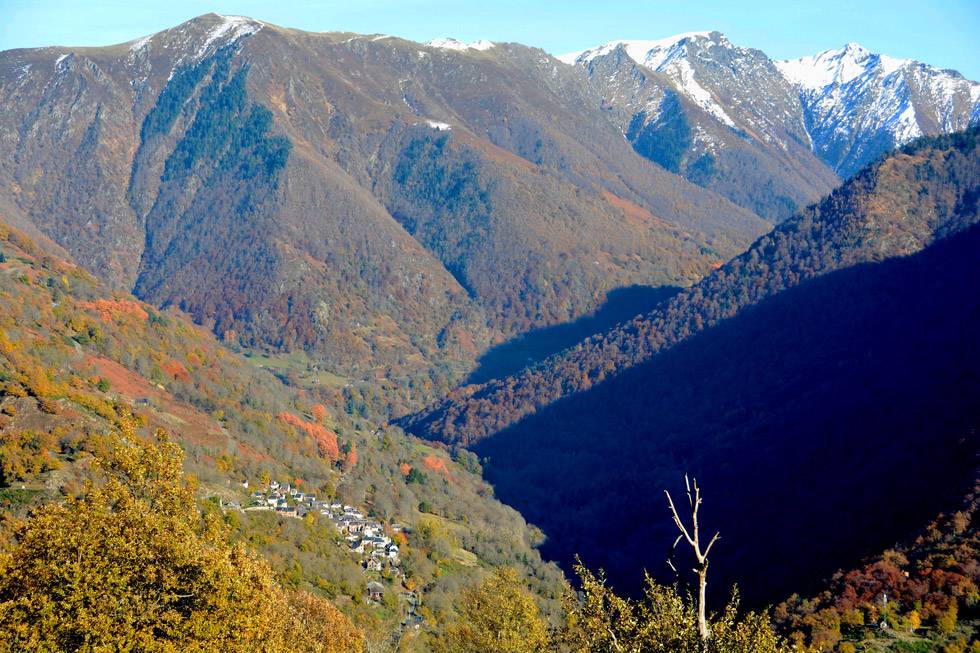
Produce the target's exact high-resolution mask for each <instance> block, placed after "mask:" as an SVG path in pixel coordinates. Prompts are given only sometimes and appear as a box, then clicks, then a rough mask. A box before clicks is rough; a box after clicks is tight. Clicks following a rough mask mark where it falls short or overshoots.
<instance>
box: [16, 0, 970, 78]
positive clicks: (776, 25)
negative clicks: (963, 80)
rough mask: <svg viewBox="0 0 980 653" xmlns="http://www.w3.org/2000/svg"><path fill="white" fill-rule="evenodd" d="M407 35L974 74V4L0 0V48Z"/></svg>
mask: <svg viewBox="0 0 980 653" xmlns="http://www.w3.org/2000/svg"><path fill="white" fill-rule="evenodd" d="M211 11H213V12H216V13H221V14H236V15H245V16H251V17H253V18H258V19H261V20H264V21H267V22H270V23H274V24H277V25H282V26H285V27H295V28H299V29H304V30H309V31H317V32H325V31H350V32H359V33H365V34H374V33H381V34H392V35H395V36H401V37H404V38H409V39H412V40H416V41H427V40H429V39H431V38H436V37H442V36H452V37H454V38H458V39H460V40H466V41H470V40H476V39H481V38H485V39H490V40H492V41H518V42H520V43H525V44H527V45H534V46H538V47H541V48H543V49H544V50H546V51H548V52H551V53H552V54H564V53H565V52H570V51H573V50H581V49H585V48H587V47H590V46H593V45H598V44H600V43H604V42H606V41H611V40H614V39H653V38H660V37H665V36H670V35H672V34H676V33H679V32H690V31H702V30H714V29H716V30H719V31H721V32H724V33H725V34H726V35H727V36H728V38H729V39H730V40H731V41H732V42H734V43H736V44H738V45H744V46H750V47H755V48H759V49H760V50H763V51H765V52H766V53H767V54H768V55H769V56H771V57H773V58H776V59H785V58H793V57H799V56H802V55H806V54H814V53H816V52H819V51H821V50H826V49H829V48H836V47H840V46H841V45H843V44H844V43H847V42H849V41H857V42H858V43H861V44H862V45H863V46H865V47H866V48H868V49H870V50H872V51H874V52H883V53H886V54H890V55H892V56H896V57H909V58H914V59H918V60H920V61H923V62H926V63H930V64H932V65H935V66H939V67H942V68H953V69H956V70H959V71H960V72H962V73H963V74H964V75H966V76H967V77H969V78H971V79H974V80H980V0H934V1H932V2H929V1H927V0H920V1H913V0H814V1H812V2H791V1H788V0H782V1H780V0H672V1H669V2H666V1H662V0H647V1H640V0H632V1H631V0H562V1H538V2H535V1H533V0H483V1H479V0H455V1H453V0H319V1H315V0H274V1H270V0H0V50H6V49H9V48H19V47H39V46H45V45H67V46H82V45H108V44H112V43H121V42H123V41H129V40H132V39H135V38H138V37H140V36H144V35H146V34H150V33H153V32H157V31H160V30H162V29H166V28H168V27H173V26H174V25H176V24H178V23H181V22H183V21H185V20H188V19H190V18H193V17H194V16H199V15H201V14H205V13H208V12H211Z"/></svg>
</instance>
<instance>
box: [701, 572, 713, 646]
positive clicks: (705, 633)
mask: <svg viewBox="0 0 980 653" xmlns="http://www.w3.org/2000/svg"><path fill="white" fill-rule="evenodd" d="M707 587H708V562H707V561H705V562H704V564H702V565H701V566H700V568H699V569H698V632H699V633H701V650H702V651H704V653H708V640H709V639H710V638H711V631H709V630H708V615H707V609H706V608H705V597H706V595H707Z"/></svg>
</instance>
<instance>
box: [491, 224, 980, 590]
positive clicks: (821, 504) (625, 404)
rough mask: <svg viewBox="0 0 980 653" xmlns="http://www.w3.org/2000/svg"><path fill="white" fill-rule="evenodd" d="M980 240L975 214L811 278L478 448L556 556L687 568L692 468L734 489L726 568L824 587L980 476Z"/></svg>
mask: <svg viewBox="0 0 980 653" xmlns="http://www.w3.org/2000/svg"><path fill="white" fill-rule="evenodd" d="M978 248H980V228H978V227H976V226H973V227H969V228H968V229H966V230H965V231H961V232H959V233H956V234H953V235H950V236H947V237H946V238H943V239H941V240H939V241H938V242H936V243H935V244H933V245H930V246H928V247H926V248H925V249H924V250H922V251H920V252H918V253H916V254H912V255H909V256H907V257H893V258H889V259H886V260H883V261H878V262H872V263H863V264H857V265H853V266H849V267H846V268H842V269H840V270H837V271H835V272H831V273H828V274H825V275H822V276H819V277H815V278H813V279H811V280H809V281H805V282H803V283H800V284H799V285H796V286H794V287H793V288H790V289H788V290H785V291H783V292H781V293H778V294H776V295H773V296H771V297H769V298H768V299H766V300H763V301H761V302H759V303H758V304H756V305H754V306H753V307H751V308H747V309H745V310H743V311H740V312H739V313H738V314H737V315H735V316H734V317H732V318H730V319H727V320H724V321H721V322H719V323H718V324H717V325H715V326H713V327H711V328H707V329H705V330H703V331H701V332H699V333H697V334H695V335H692V336H690V337H689V338H687V339H685V340H684V341H683V342H681V343H679V344H677V345H675V346H674V347H672V348H670V349H667V350H665V351H663V352H661V353H660V354H658V355H656V356H655V357H653V358H652V359H650V360H648V361H647V362H645V363H642V364H640V365H637V366H634V367H633V368H631V369H629V370H627V371H625V372H622V373H620V374H619V375H617V376H615V377H613V378H611V379H608V380H606V381H605V382H603V383H600V384H597V385H595V386H593V387H592V388H591V389H589V390H587V391H584V392H580V393H577V394H575V395H573V396H569V397H566V398H564V399H562V400H561V401H558V402H556V403H554V404H552V405H550V406H548V407H547V408H545V409H543V410H540V411H538V412H537V413H535V414H534V415H531V416H529V417H527V418H525V419H524V420H521V421H519V422H517V423H516V424H514V425H512V426H511V427H509V428H507V429H505V430H503V431H501V432H499V433H496V434H495V435H493V436H491V437H488V438H485V439H483V440H481V441H479V442H478V443H476V445H475V447H474V451H475V452H476V453H477V454H479V455H480V456H481V458H484V459H486V462H485V463H484V471H485V474H486V476H487V478H488V479H489V480H490V481H491V482H492V483H493V484H494V487H495V489H496V491H497V496H498V497H500V498H501V499H502V500H503V501H505V502H507V503H508V504H510V505H513V506H514V507H516V508H517V509H518V510H520V511H521V513H522V514H523V515H525V517H526V518H527V519H529V520H530V521H532V522H534V523H535V524H537V525H539V526H540V527H541V528H542V530H543V531H544V532H545V533H546V534H547V536H548V540H547V541H546V542H545V544H544V546H543V549H542V550H543V551H544V553H545V554H546V555H547V556H549V557H553V558H556V559H559V560H561V561H563V562H565V563H566V564H570V563H571V561H572V560H573V559H574V556H575V555H576V554H578V555H581V557H582V560H583V561H584V562H585V563H586V564H587V565H588V566H589V567H591V568H596V567H602V568H604V569H606V571H607V572H608V574H609V577H610V579H611V580H612V581H613V583H614V585H616V586H617V587H620V588H624V589H625V588H632V589H633V590H634V591H635V589H636V588H637V587H638V586H639V583H640V581H641V580H642V577H641V575H640V573H639V572H638V569H641V568H646V569H648V570H649V571H651V573H654V574H656V576H657V577H659V578H661V579H662V580H668V579H669V578H671V577H672V574H670V570H669V569H668V567H667V566H666V564H665V562H664V560H665V558H666V557H667V555H668V551H669V542H671V541H672V535H673V533H674V532H675V531H676V528H675V526H674V524H673V523H672V522H671V520H670V517H669V515H668V514H667V513H666V512H665V511H664V509H663V505H664V497H663V493H662V488H669V489H670V490H671V491H674V490H675V489H677V483H678V479H682V478H683V473H684V472H685V471H688V472H690V473H691V474H692V475H695V476H696V477H697V479H698V481H699V483H700V485H701V487H702V488H703V490H704V492H705V493H708V492H713V493H714V495H715V497H716V498H715V500H714V501H713V502H712V505H711V507H710V511H709V510H708V509H707V508H706V510H705V513H704V515H703V521H702V528H703V529H704V530H705V531H706V532H708V531H710V532H714V531H715V530H718V531H720V532H721V534H722V537H723V539H722V540H721V541H719V543H718V545H717V546H716V547H715V549H714V550H713V560H714V562H713V566H712V569H713V573H714V574H715V580H714V583H715V586H716V587H721V588H724V587H726V586H727V584H728V583H730V582H732V581H734V580H738V583H739V586H740V589H741V591H742V594H743V596H744V597H745V599H746V600H747V601H748V602H749V604H752V605H760V604H763V605H764V604H766V603H769V602H774V601H777V600H779V599H781V598H782V597H785V596H788V595H789V594H790V593H792V592H794V591H796V592H800V593H804V594H805V593H808V592H809V591H812V590H813V589H815V588H814V587H813V583H814V582H815V581H816V580H817V579H819V578H822V577H828V576H829V575H830V574H831V573H833V572H834V571H835V570H836V569H838V568H841V567H845V566H849V565H851V564H853V563H854V562H855V561H856V560H858V559H859V558H860V557H862V556H864V555H868V554H870V553H872V552H874V551H880V550H882V549H883V548H885V547H887V546H889V545H890V544H891V543H893V542H895V541H897V540H899V539H901V538H902V537H904V536H905V535H906V533H908V532H909V531H911V530H912V529H914V528H917V527H919V526H920V525H921V524H923V523H926V522H927V521H928V520H929V519H931V518H932V517H933V516H934V515H935V514H936V513H938V512H939V511H941V510H944V509H946V507H947V506H948V505H949V503H950V502H951V501H955V499H956V498H957V497H958V496H963V494H965V492H966V491H967V489H968V488H969V486H971V484H972V481H973V474H974V473H975V469H976V461H977V458H976V455H977V453H978V445H980V442H978V441H977V428H978V426H980V403H978V402H977V397H978V396H980V375H978V374H977V370H978V369H980V346H978V342H977V338H976V329H977V328H978V326H980V291H978V289H977V287H976V284H975V283H974V279H975V274H974V273H973V271H974V268H975V265H976V260H977V255H978V253H980V249H978ZM658 543H663V544H658ZM677 567H678V568H682V567H681V565H677ZM683 568H689V565H686V564H684V567H683ZM736 570H742V573H741V574H740V575H738V571H736ZM744 570H752V571H751V572H750V573H745V571H744ZM733 573H734V574H736V575H738V577H737V578H735V577H733V576H731V575H730V574H733Z"/></svg>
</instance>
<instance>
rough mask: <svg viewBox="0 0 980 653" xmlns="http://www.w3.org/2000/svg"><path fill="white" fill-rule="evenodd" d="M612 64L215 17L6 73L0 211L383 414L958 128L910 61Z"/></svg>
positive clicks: (13, 65) (670, 281) (636, 56)
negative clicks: (498, 350) (899, 149)
mask: <svg viewBox="0 0 980 653" xmlns="http://www.w3.org/2000/svg"><path fill="white" fill-rule="evenodd" d="M631 43H632V42H630V43H624V44H620V45H619V46H617V47H612V48H610V47H608V46H604V47H602V48H598V49H596V50H594V51H589V52H588V53H586V54H584V55H582V57H579V58H578V61H579V64H580V65H568V64H565V63H562V62H561V61H559V60H558V59H555V58H553V57H551V56H549V55H547V54H546V53H544V52H542V51H540V50H537V49H534V48H529V47H526V46H522V45H518V44H503V43H498V44H494V43H486V42H484V43H480V44H477V45H467V44H460V43H457V42H453V41H434V42H432V43H429V44H419V43H414V42H411V41H406V40H403V39H399V38H395V37H389V36H384V35H367V36H365V35H356V34H347V33H307V32H301V31H298V30H291V29H284V28H280V27H276V26H274V25H270V24H267V23H263V22H261V21H257V20H253V19H249V18H242V17H229V16H217V15H213V14H210V15H207V16H202V17H200V18H197V19H194V20H192V21H189V22H187V23H184V24H182V25H179V26H177V27H175V28H173V29H169V30H166V31H163V32H160V33H158V34H154V35H150V36H147V37H145V38H141V39H138V40H136V41H133V42H130V43H125V44H121V45H117V46H111V47H104V48H64V47H51V48H40V49H31V50H11V51H7V52H4V53H0V101H2V102H3V105H4V108H5V111H4V112H3V115H2V116H0V152H2V153H3V154H4V156H3V157H0V189H2V190H0V208H2V209H3V210H4V212H5V215H6V216H7V218H6V219H7V220H8V221H9V222H11V223H12V224H14V225H15V226H18V227H19V228H22V229H24V230H25V232H26V233H28V234H29V235H30V236H32V237H34V238H35V239H39V240H40V239H45V240H49V241H51V242H53V243H55V244H57V245H58V246H59V247H61V248H62V249H63V250H64V251H65V252H67V253H68V254H69V255H70V256H71V257H73V258H74V259H75V260H76V261H78V262H80V263H81V264H83V265H84V266H86V267H87V268H88V269H89V270H90V271H91V272H93V273H94V274H96V275H97V276H98V277H99V278H100V279H101V280H102V281H103V282H105V283H108V284H109V285H110V287H112V288H115V289H121V290H126V291H131V292H134V293H135V294H136V295H137V296H138V297H140V298H141V299H143V300H145V301H147V302H148V303H150V304H152V305H154V306H156V307H158V308H159V307H167V306H177V307H179V308H181V309H182V310H184V311H185V312H187V313H188V314H190V315H191V316H192V317H193V318H194V320H195V321H196V322H197V323H199V324H201V325H204V326H206V327H207V328H209V329H210V330H212V331H213V332H214V333H215V334H216V335H217V336H218V337H219V338H222V339H225V340H226V341H227V342H228V343H229V344H230V345H232V346H245V347H248V348H251V349H253V350H258V351H262V352H265V353H269V354H286V355H290V356H292V358H291V360H294V361H295V360H303V361H305V365H304V364H298V367H300V368H302V369H305V368H308V370H309V371H310V372H317V371H322V370H324V369H329V370H330V371H332V372H334V373H336V374H338V375H339V377H341V378H342V379H343V382H341V383H340V384H339V385H340V386H341V387H343V386H345V385H349V386H350V387H356V388H357V389H358V391H362V390H363V391H367V392H369V393H370V392H371V389H372V388H374V387H376V386H378V385H379V384H380V385H381V387H383V388H384V391H385V392H384V398H385V400H384V401H383V402H381V403H382V405H381V406H380V408H381V410H382V411H383V413H384V414H387V415H390V414H403V413H405V412H407V411H408V410H410V409H411V410H415V409H417V408H418V407H419V406H420V405H422V404H423V403H424V402H426V401H429V400H431V399H433V398H435V397H437V396H441V395H442V394H444V393H445V392H446V391H447V390H448V389H449V388H451V387H452V386H453V385H455V384H457V383H458V382H459V381H460V380H462V379H463V378H465V376H466V375H467V374H468V373H469V372H471V371H472V369H473V367H474V364H475V361H476V360H477V358H478V357H479V356H480V355H481V354H483V353H484V352H486V351H487V349H488V348H489V347H490V346H491V345H493V344H496V343H499V342H502V341H505V340H507V339H510V338H513V337H516V336H519V335H520V334H522V333H525V332H527V331H528V330H530V329H533V328H540V327H544V326H548V325H553V324H556V323H562V322H566V321H568V320H573V319H576V318H578V317H580V316H582V315H584V314H587V313H589V312H590V311H592V310H593V309H595V308H597V307H598V306H600V305H601V304H602V302H603V301H604V299H605V298H606V296H607V294H608V293H609V292H610V291H613V290H615V289H618V288H622V287H628V286H631V285H637V284H639V285H645V286H651V287H662V286H681V287H686V286H689V285H691V284H692V283H694V282H696V281H698V280H699V279H700V278H702V277H703V276H704V275H705V274H707V273H709V272H710V271H711V270H713V269H714V268H715V267H716V266H718V265H719V264H721V263H723V262H724V261H727V260H728V259H730V258H731V257H732V256H734V255H736V254H738V253H739V252H741V251H742V250H743V249H744V248H745V247H746V246H747V245H748V244H749V243H750V242H751V241H752V240H754V239H755V238H756V237H758V236H759V235H760V234H762V233H764V232H765V231H767V230H768V229H769V228H770V225H771V222H772V221H774V220H780V219H782V218H784V217H786V216H787V215H790V214H792V213H793V212H794V211H795V210H796V209H797V208H798V207H800V206H804V205H806V204H808V203H809V202H811V201H813V200H815V199H817V198H818V197H820V196H822V195H823V194H825V193H826V192H827V191H828V190H829V189H830V188H831V187H832V186H833V185H834V184H835V183H836V180H837V177H836V175H835V171H837V172H838V173H840V174H842V175H846V174H850V171H851V170H853V169H854V163H853V162H854V161H860V162H863V161H866V160H868V159H869V158H873V157H874V156H876V155H877V154H878V153H880V152H881V151H883V150H884V149H887V148H888V147H890V146H891V145H893V144H895V143H899V142H902V139H906V138H910V137H911V136H914V135H915V134H916V133H920V132H921V133H932V132H940V131H949V130H953V129H957V128H960V127H962V126H963V125H965V124H966V122H968V121H969V120H970V119H971V116H972V114H971V113H970V112H971V111H973V112H974V113H975V109H971V107H974V106H975V105H976V101H975V98H974V95H976V93H975V90H976V85H975V84H972V83H971V82H968V81H967V80H963V79H961V78H957V77H955V75H954V74H952V73H946V72H943V73H942V74H940V73H939V72H937V71H934V70H933V69H931V68H928V67H923V66H919V67H918V68H915V66H913V65H912V64H911V63H908V65H906V63H907V62H905V63H902V64H901V65H898V64H895V65H893V63H894V62H891V60H887V61H886V59H885V58H882V57H878V58H877V59H875V58H874V56H872V55H868V57H870V58H868V57H866V58H867V59H868V61H867V62H866V63H867V65H866V66H865V68H866V74H864V76H863V77H860V79H855V78H853V77H850V76H846V75H844V76H842V74H837V73H834V70H835V69H832V66H831V68H827V66H830V65H831V64H828V63H827V61H830V60H831V59H833V60H834V61H836V59H834V58H833V57H830V56H829V55H828V56H826V57H824V56H823V55H821V57H822V58H818V60H815V61H816V63H814V62H810V63H807V62H796V63H795V64H793V65H792V66H789V65H788V64H787V65H783V64H782V63H780V64H778V65H777V63H775V62H772V61H771V60H769V59H768V58H767V57H766V56H765V55H764V54H762V53H760V52H758V51H755V50H749V49H745V48H738V47H735V46H733V45H732V44H731V43H729V42H728V41H727V40H726V39H724V37H722V36H721V35H719V34H717V33H712V34H709V35H687V36H685V37H683V38H681V37H679V38H675V39H667V40H666V41H664V42H662V43H661V42H656V43H654V44H653V45H651V46H650V47H649V48H641V50H642V52H639V51H637V47H635V44H632V45H631ZM648 45H650V44H648ZM825 54H826V53H825ZM842 56H843V55H842ZM845 58H846V59H847V62H851V59H854V62H856V61H857V59H855V58H854V57H853V56H852V55H850V54H849V55H847V57H845ZM862 61H864V59H862ZM874 62H878V63H879V64H881V65H877V67H876V65H875V64H874ZM881 62H884V63H881ZM851 63H853V62H851ZM841 65H842V66H843V64H841ZM855 65H857V64H856V63H855ZM862 65H863V64H862ZM787 66H789V67H787ZM882 66H884V67H882ZM916 66H918V64H916ZM853 67H854V66H851V65H850V63H848V64H847V66H843V67H842V68H841V70H844V69H846V70H847V71H850V70H851V69H852V68H853ZM825 68H826V70H825ZM913 68H915V70H917V71H919V72H918V73H916V74H917V75H919V77H915V78H914V79H913V77H914V76H910V75H912V73H911V72H909V71H912V70H913ZM807 70H810V71H811V72H812V71H814V70H815V71H817V72H820V73H821V74H822V75H823V77H821V76H820V75H817V74H816V73H813V74H810V75H809V76H807V74H806V71H807ZM800 71H803V72H800ZM821 71H822V72H821ZM920 73H921V74H920ZM849 74H850V73H848V75H849ZM818 77H819V78H820V79H821V80H823V79H824V77H826V84H825V85H824V86H822V87H821V88H820V89H819V90H815V87H814V88H811V86H813V84H815V83H816V82H814V80H815V79H817V78H818ZM801 80H802V81H801ZM915 80H919V81H915ZM805 84H810V86H806V88H805V89H804V88H803V85H805ZM856 84H861V88H862V89H864V90H866V91H867V90H868V89H872V88H874V89H878V90H876V91H875V92H874V93H871V92H870V91H868V94H865V95H862V96H861V98H858V99H855V96H854V93H852V92H851V91H850V90H848V89H851V88H852V87H854V85H856ZM883 98H885V99H887V100H888V101H887V102H886V101H885V99H883ZM971 102H972V104H971ZM896 103H897V104H896ZM893 105H894V106H893ZM862 107H864V108H862ZM889 107H891V108H895V107H898V108H897V109H895V110H896V111H897V110H898V109H902V110H904V109H905V108H907V107H911V109H910V110H912V111H913V112H914V114H915V116H916V118H915V120H916V121H917V122H916V123H915V128H914V129H912V128H911V127H910V126H909V125H906V123H907V122H908V121H906V122H903V123H902V124H903V125H905V126H906V127H907V128H903V130H899V131H896V129H897V128H895V125H894V124H893V123H895V121H894V120H891V117H892V113H894V111H893V112H892V113H889V111H890V110H891V109H889ZM906 113H907V112H906ZM825 114H826V115H825ZM896 115H897V114H896ZM902 115H905V114H902ZM849 117H854V122H855V124H860V125H861V128H860V129H859V130H857V131H854V132H853V133H852V132H848V133H847V136H846V139H845V140H846V143H845V142H844V141H840V142H838V141H839V139H838V140H833V139H832V138H831V137H830V136H828V137H827V139H824V140H820V139H816V140H815V135H816V134H818V132H819V130H825V131H826V130H829V131H828V133H831V134H837V133H838V132H839V131H840V129H839V127H840V126H841V125H843V124H845V123H846V122H847V120H850V118H849ZM842 121H843V122H842ZM895 124H897V123H895ZM835 125H836V127H835ZM818 128H819V129H818ZM820 133H823V132H820ZM833 138H837V137H836V136H834V137H833ZM828 139H830V140H828ZM831 140H833V143H831ZM845 149H846V150H847V151H848V152H849V153H850V154H846V155H845V154H840V156H841V157H844V158H846V161H847V163H846V164H845V163H841V162H840V161H837V160H836V159H835V158H834V157H837V156H838V155H837V154H836V153H840V152H843V151H844V150H845ZM848 157H849V158H848ZM843 160H844V159H841V161H843ZM69 179H70V180H72V183H70V184H69V183H66V180H69Z"/></svg>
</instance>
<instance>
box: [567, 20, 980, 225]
mask: <svg viewBox="0 0 980 653" xmlns="http://www.w3.org/2000/svg"><path fill="white" fill-rule="evenodd" d="M560 59H561V60H562V61H565V62H566V63H571V64H574V65H578V66H581V67H583V68H585V69H586V70H587V71H588V73H589V77H590V79H591V81H592V83H593V85H594V86H595V87H596V89H597V92H599V93H600V94H601V95H602V98H603V103H604V106H605V108H606V109H607V111H609V112H610V113H611V115H612V116H613V118H614V120H616V121H617V122H618V123H619V125H620V127H621V128H622V129H623V131H624V133H625V134H626V136H627V138H628V139H629V140H630V142H631V143H633V146H634V148H635V149H636V150H637V151H638V152H640V153H641V154H643V155H644V156H647V157H648V158H650V159H651V160H653V161H656V162H657V163H660V164H661V165H663V166H664V167H666V168H668V169H670V170H673V171H675V172H680V173H682V174H684V176H686V177H687V178H688V179H690V180H692V181H694V182H695V183H698V184H700V185H702V186H705V187H707V188H711V189H713V190H716V191H718V192H719V193H721V194H723V195H725V196H726V197H728V198H729V199H732V200H733V201H735V202H736V203H738V204H741V205H743V206H748V207H749V208H752V209H753V210H755V211H756V212H757V213H759V214H760V215H764V216H766V217H771V218H774V219H779V218H781V217H785V216H787V215H789V214H791V213H793V212H794V211H795V210H796V209H797V208H798V207H799V205H800V204H804V203H807V202H808V201H810V200H812V194H813V193H814V192H817V193H822V192H825V191H826V190H827V189H828V185H833V184H834V183H835V179H834V175H833V173H836V174H837V175H839V176H840V177H843V178H846V177H849V176H850V175H852V174H854V173H855V172H857V170H859V169H860V168H861V167H862V166H864V165H865V164H866V163H868V162H869V161H871V160H873V159H874V158H875V157H877V156H879V155H881V154H882V153H883V152H885V151H887V150H890V149H892V148H894V147H897V146H899V145H903V144H905V143H907V142H908V141H910V140H911V139H913V138H915V137H917V136H921V135H923V134H935V133H939V132H950V131H956V130H958V129H964V128H966V127H967V126H968V125H969V124H970V123H971V122H973V121H975V120H976V119H977V118H978V116H980V84H978V83H976V82H971V81H969V80H967V79H965V78H963V76H962V75H960V74H959V73H957V72H955V71H951V70H939V69H937V68H934V67H932V66H929V65H926V64H921V63H919V62H917V61H912V60H911V59H896V58H893V57H888V56H885V55H879V54H872V53H871V52H869V51H867V50H865V49H864V48H862V47H861V46H860V45H857V44H855V43H850V44H848V45H846V46H845V47H843V48H841V49H840V50H828V51H826V52H822V53H820V54H818V55H816V56H812V57H803V58H801V59H796V60H792V61H774V60H772V59H770V58H769V57H768V56H766V54H765V53H763V52H762V51H760V50H755V49H752V48H745V47H740V46H737V45H734V44H732V43H731V42H730V41H729V40H728V39H727V38H726V37H725V36H724V35H723V34H721V33H719V32H695V33H689V34H680V35H677V36H674V37H670V38H666V39H661V40H656V41H613V42H610V43H607V44H605V45H602V46H599V47H596V48H592V49H589V50H585V51H583V52H574V53H571V54H568V55H563V56H562V57H560ZM821 164H823V165H821ZM828 168H829V170H828Z"/></svg>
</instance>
